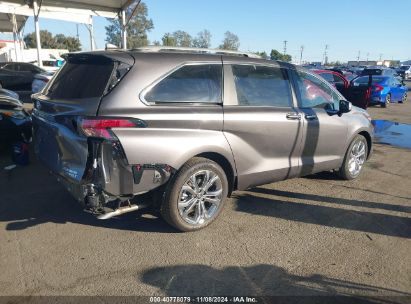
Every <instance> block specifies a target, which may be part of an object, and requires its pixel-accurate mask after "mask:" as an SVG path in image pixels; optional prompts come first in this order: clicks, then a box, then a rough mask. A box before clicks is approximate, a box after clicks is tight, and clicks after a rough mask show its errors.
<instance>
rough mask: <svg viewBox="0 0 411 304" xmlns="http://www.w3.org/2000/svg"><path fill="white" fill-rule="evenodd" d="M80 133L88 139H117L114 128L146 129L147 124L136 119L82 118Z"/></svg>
mask: <svg viewBox="0 0 411 304" xmlns="http://www.w3.org/2000/svg"><path fill="white" fill-rule="evenodd" d="M78 126H79V129H80V131H81V132H82V133H83V134H84V135H86V136H87V137H99V138H104V139H116V136H115V135H114V133H113V132H112V131H111V129H113V128H144V127H146V124H145V123H144V122H143V121H142V120H140V119H134V118H81V119H80V122H79V124H78Z"/></svg>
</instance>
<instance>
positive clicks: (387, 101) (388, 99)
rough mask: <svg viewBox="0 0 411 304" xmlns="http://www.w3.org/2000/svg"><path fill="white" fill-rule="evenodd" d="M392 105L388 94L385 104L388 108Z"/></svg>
mask: <svg viewBox="0 0 411 304" xmlns="http://www.w3.org/2000/svg"><path fill="white" fill-rule="evenodd" d="M390 103H391V95H390V94H388V95H387V97H385V104H386V105H387V106H388V105H389V104H390Z"/></svg>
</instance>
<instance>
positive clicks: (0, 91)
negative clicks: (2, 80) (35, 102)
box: [0, 89, 19, 100]
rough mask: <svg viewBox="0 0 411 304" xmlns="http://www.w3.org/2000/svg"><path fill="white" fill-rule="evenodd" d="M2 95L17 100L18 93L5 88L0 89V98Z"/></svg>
mask: <svg viewBox="0 0 411 304" xmlns="http://www.w3.org/2000/svg"><path fill="white" fill-rule="evenodd" d="M4 96H6V97H11V98H13V99H17V100H19V94H17V93H16V92H13V91H10V90H6V89H0V98H1V97H4Z"/></svg>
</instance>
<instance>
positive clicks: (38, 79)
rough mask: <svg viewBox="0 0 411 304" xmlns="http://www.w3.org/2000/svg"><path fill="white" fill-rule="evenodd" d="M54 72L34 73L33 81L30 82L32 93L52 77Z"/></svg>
mask: <svg viewBox="0 0 411 304" xmlns="http://www.w3.org/2000/svg"><path fill="white" fill-rule="evenodd" d="M54 73H55V72H50V71H48V72H44V73H41V74H36V75H34V79H33V83H32V84H31V91H32V92H33V93H37V92H40V91H41V90H42V89H43V88H44V87H45V86H46V84H47V83H48V82H49V81H50V79H51V78H52V77H53V75H54Z"/></svg>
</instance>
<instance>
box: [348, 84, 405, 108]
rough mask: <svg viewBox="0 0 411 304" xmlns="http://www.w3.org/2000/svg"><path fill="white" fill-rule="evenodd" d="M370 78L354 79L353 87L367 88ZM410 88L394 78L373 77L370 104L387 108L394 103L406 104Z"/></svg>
mask: <svg viewBox="0 0 411 304" xmlns="http://www.w3.org/2000/svg"><path fill="white" fill-rule="evenodd" d="M368 83H369V77H368V76H363V77H358V78H356V79H354V81H353V86H354V87H361V86H367V85H368ZM407 93H408V88H407V86H405V85H403V84H402V83H401V82H400V81H399V80H398V79H397V78H396V77H393V76H372V88H371V96H370V104H379V105H381V107H383V108H385V107H387V106H388V105H389V104H390V103H392V102H398V103H404V102H406V100H407Z"/></svg>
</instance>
